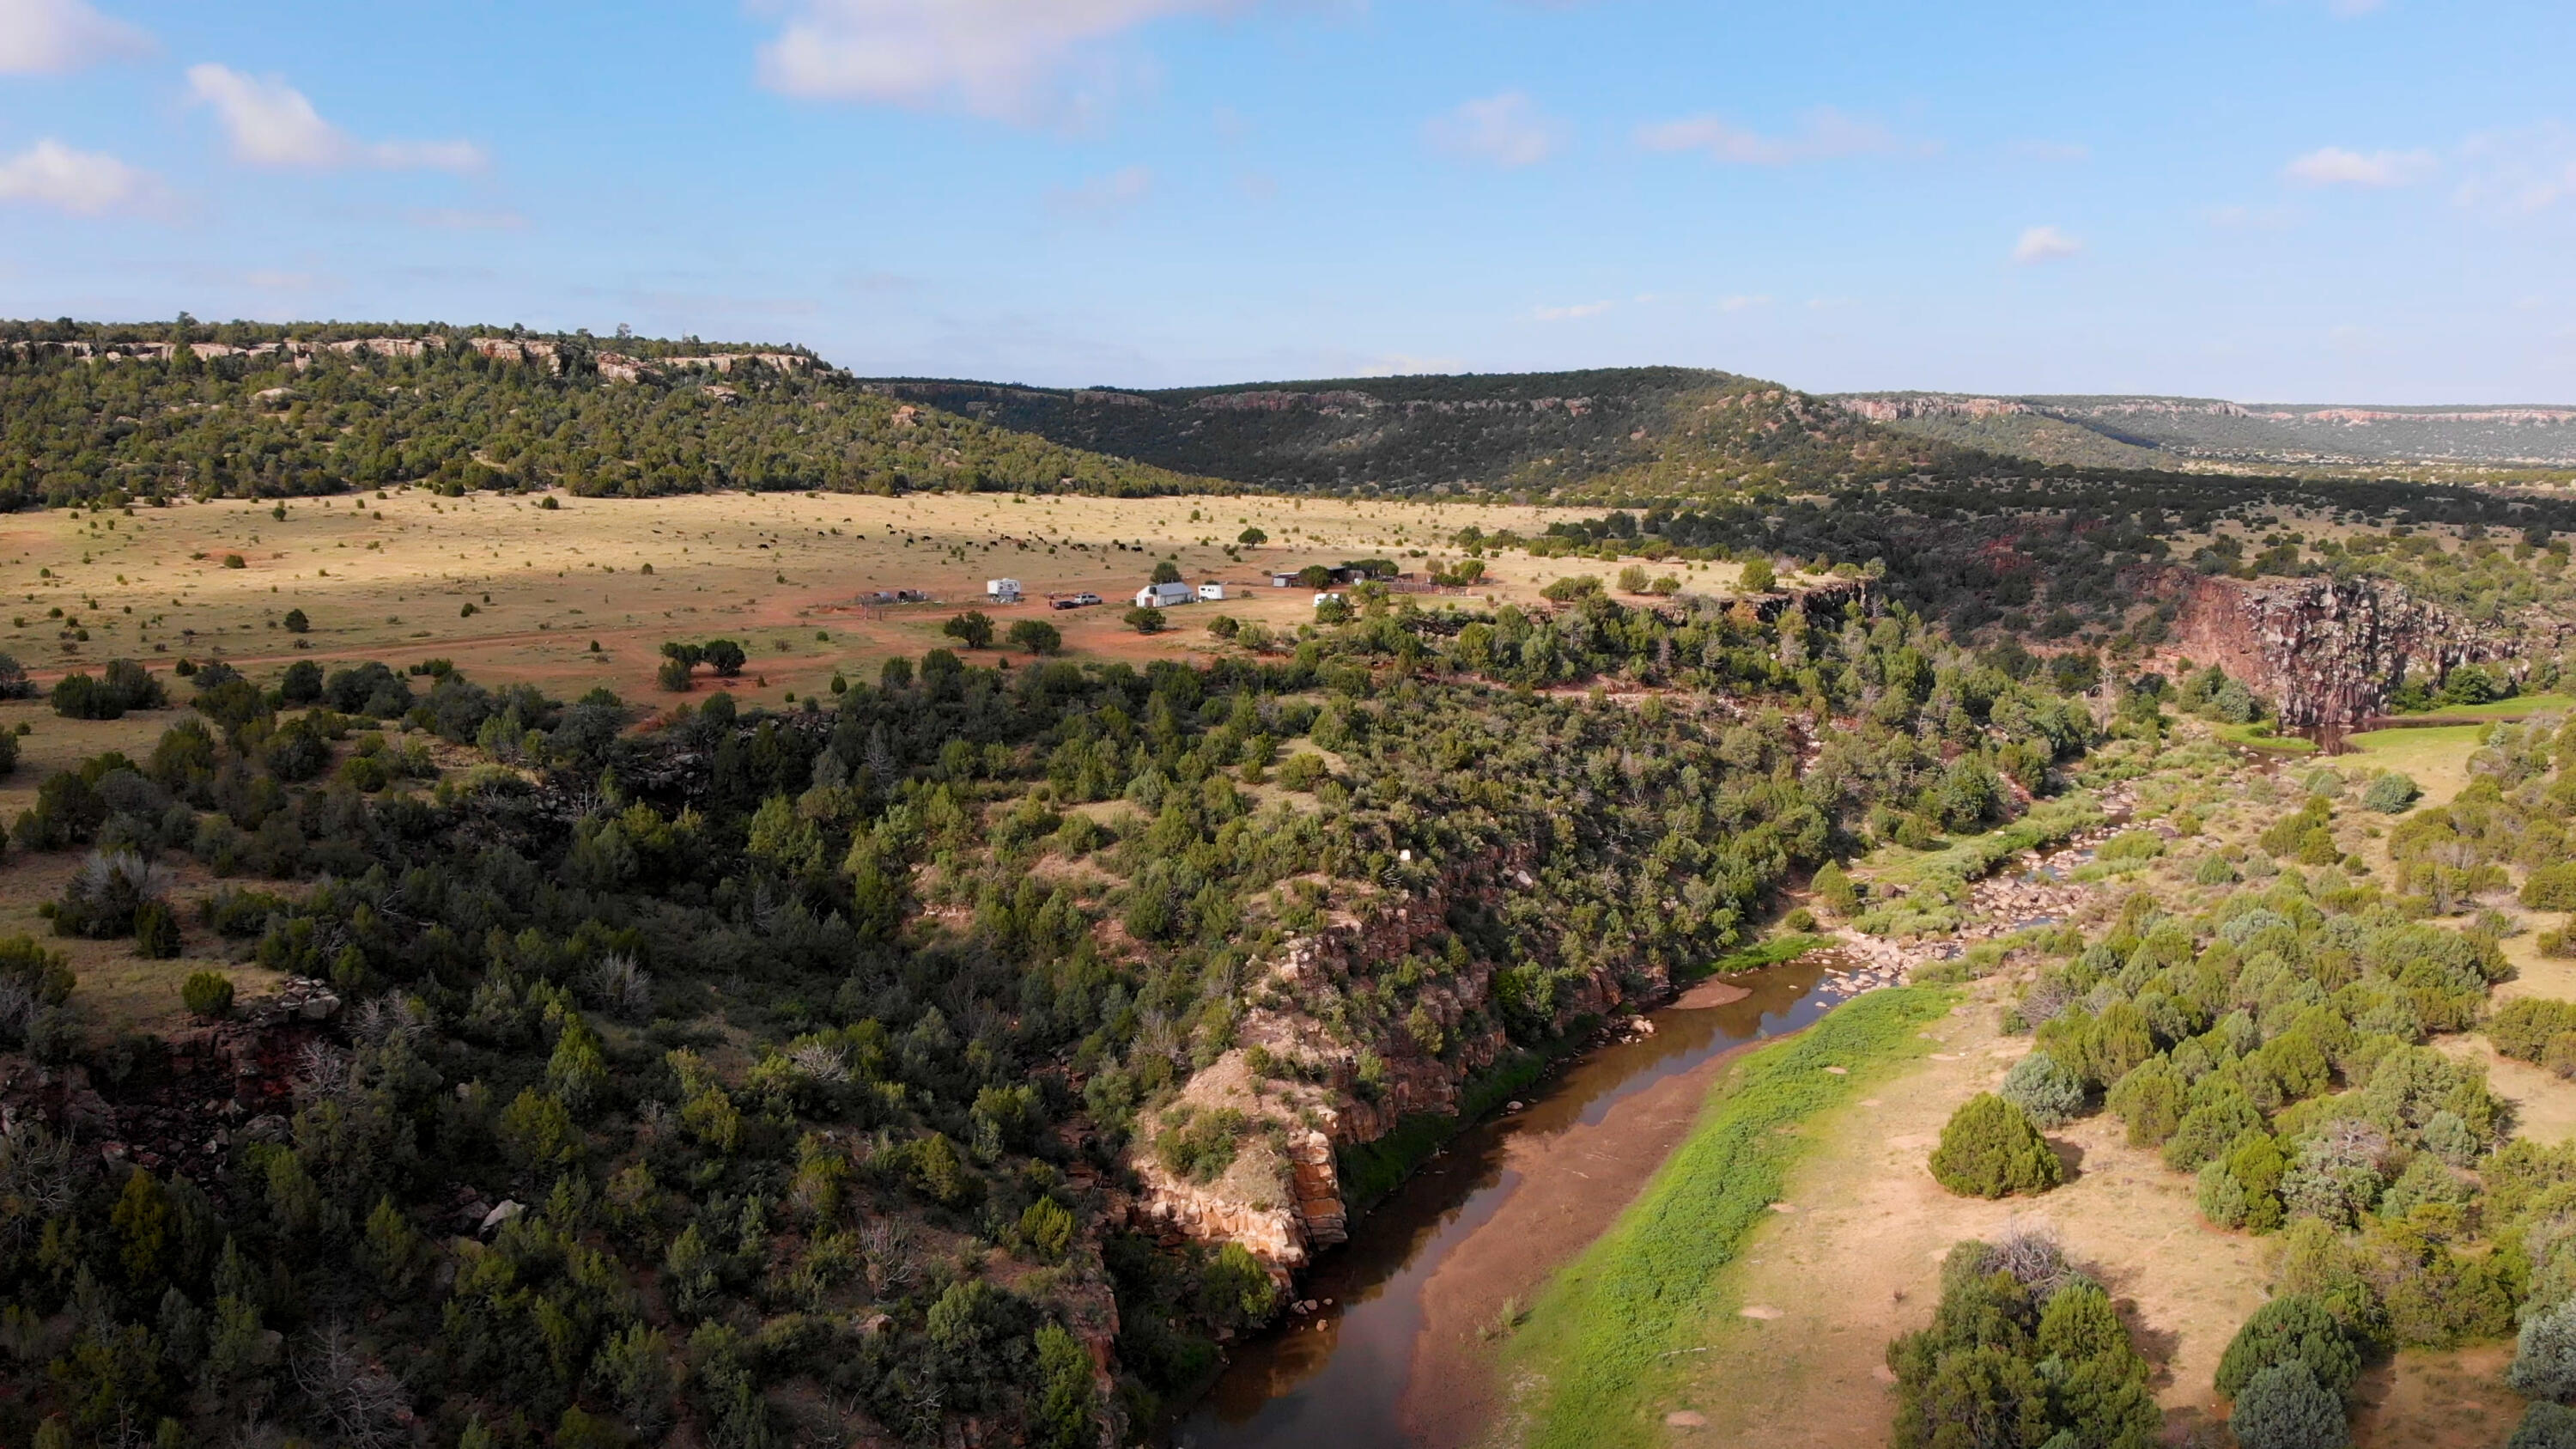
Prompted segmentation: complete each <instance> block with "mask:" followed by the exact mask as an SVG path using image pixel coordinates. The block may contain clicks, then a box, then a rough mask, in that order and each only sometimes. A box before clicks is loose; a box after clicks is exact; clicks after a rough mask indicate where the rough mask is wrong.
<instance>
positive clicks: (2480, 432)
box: [1834, 392, 2576, 469]
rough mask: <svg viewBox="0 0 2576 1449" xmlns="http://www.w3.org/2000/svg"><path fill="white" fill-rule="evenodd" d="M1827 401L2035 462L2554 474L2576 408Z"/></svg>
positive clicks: (2568, 443) (1915, 431)
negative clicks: (2374, 467)
mask: <svg viewBox="0 0 2576 1449" xmlns="http://www.w3.org/2000/svg"><path fill="white" fill-rule="evenodd" d="M1834 401H1835V402H1837V403H1839V404H1841V405H1842V406H1843V407H1845V408H1847V409H1848V410H1850V411H1851V412H1852V413H1853V414H1854V415H1856V416H1859V417H1865V418H1868V419H1870V420H1871V421H1873V422H1878V423H1883V424H1886V425H1887V426H1889V427H1891V428H1893V429H1895V430H1896V431H1899V432H1902V433H1906V434H1909V435H1912V436H1915V437H1918V438H1923V439H1926V440H1932V441H1938V442H1943V443H1948V444H1952V445H1955V446H1958V447H1963V448H1970V449H1977V450H1982V451H1986V452H1991V453H1997V454H2002V455H2004V456H2008V457H2015V458H2026V459H2030V460H2033V461H2036V462H2041V463H2050V464H2057V463H2068V464H2074V465H2077V466H2080V467H2098V468H2156V467H2181V466H2190V465H2226V466H2235V467H2240V468H2241V467H2255V468H2292V467H2306V466H2323V465H2340V466H2368V465H2389V464H2420V465H2446V466H2453V467H2487V468H2545V469H2564V468H2566V467H2567V466H2569V465H2570V464H2576V407H2568V406H2496V407H2380V406H2343V405H2336V404H2324V403H2233V402H2227V401H2224V400H2222V399H2218V398H2193V397H2129V396H2081V395H2079V396H2050V397H1973V396H1965V395H1961V394H1956V393H1926V392H1898V393H1859V394H1851V395H1847V396H1843V397H1837V398H1835V399H1834Z"/></svg>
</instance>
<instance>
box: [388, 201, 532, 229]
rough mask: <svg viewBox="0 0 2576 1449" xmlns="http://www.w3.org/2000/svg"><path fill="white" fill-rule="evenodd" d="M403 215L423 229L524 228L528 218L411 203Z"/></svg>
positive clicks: (509, 214)
mask: <svg viewBox="0 0 2576 1449" xmlns="http://www.w3.org/2000/svg"><path fill="white" fill-rule="evenodd" d="M403 219H404V220H405V221H408V222H410V223H411V224H412V225H414V226H416V227H420V228H422V229H423V230H426V231H525V230H527V228H528V219H527V218H526V217H524V216H521V215H520V214H519V213H517V212H515V211H471V210H465V209H461V208H458V207H453V206H423V207H414V208H413V209H412V210H410V211H407V212H404V213H403Z"/></svg>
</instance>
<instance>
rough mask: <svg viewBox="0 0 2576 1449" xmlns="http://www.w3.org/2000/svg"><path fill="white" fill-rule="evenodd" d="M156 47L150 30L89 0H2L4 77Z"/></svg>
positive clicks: (0, 67)
mask: <svg viewBox="0 0 2576 1449" xmlns="http://www.w3.org/2000/svg"><path fill="white" fill-rule="evenodd" d="M151 49H152V37H151V36H150V35H149V34H147V33H145V32H144V31H143V30H141V29H139V28H137V27H135V26H132V25H128V24H126V23H125V22H124V21H122V20H113V19H110V18H109V17H107V16H105V15H101V14H99V13H98V12H97V11H96V10H94V9H91V8H90V6H89V5H88V4H86V3H84V0H0V75H60V74H62V73H63V72H64V71H69V70H79V69H80V68H81V67H83V66H86V65H94V64H96V63H98V62H100V61H103V60H115V59H118V58H120V57H123V56H129V55H141V54H143V53H145V52H147V51H149V50H151Z"/></svg>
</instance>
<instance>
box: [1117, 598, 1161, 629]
mask: <svg viewBox="0 0 2576 1449" xmlns="http://www.w3.org/2000/svg"><path fill="white" fill-rule="evenodd" d="M1121 617H1122V618H1123V619H1124V621H1125V623H1126V625H1127V627H1128V628H1130V629H1133V630H1135V631H1136V632H1137V633H1139V634H1160V633H1162V632H1163V611H1162V610H1160V609H1157V608H1153V607H1151V606H1149V605H1148V606H1140V607H1137V608H1133V609H1129V610H1128V611H1127V612H1126V613H1125V614H1124V615H1122V616H1121Z"/></svg>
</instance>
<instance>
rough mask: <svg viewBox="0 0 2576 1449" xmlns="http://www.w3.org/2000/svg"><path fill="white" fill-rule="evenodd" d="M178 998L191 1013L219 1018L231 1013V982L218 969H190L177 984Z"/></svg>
mask: <svg viewBox="0 0 2576 1449" xmlns="http://www.w3.org/2000/svg"><path fill="white" fill-rule="evenodd" d="M179 1000H180V1001H181V1002H183V1003H185V1004H186V1005H187V1008H188V1010H189V1012H190V1013H191V1014H192V1015H196V1016H202V1017H205V1018H206V1019H207V1020H209V1021H214V1020H220V1019H221V1018H223V1017H227V1016H230V1015H232V1010H233V983H232V981H231V979H230V978H228V977H226V976H225V975H224V974H223V973H221V972H219V971H192V972H190V973H188V979H187V980H186V981H183V982H181V983H180V984H179Z"/></svg>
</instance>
